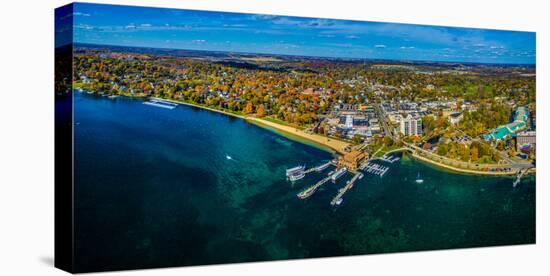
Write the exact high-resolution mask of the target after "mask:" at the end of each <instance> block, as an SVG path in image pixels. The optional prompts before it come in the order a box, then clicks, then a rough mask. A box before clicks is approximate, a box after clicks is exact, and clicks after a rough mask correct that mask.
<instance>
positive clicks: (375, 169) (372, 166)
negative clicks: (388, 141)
mask: <svg viewBox="0 0 550 276" xmlns="http://www.w3.org/2000/svg"><path fill="white" fill-rule="evenodd" d="M359 169H360V170H362V171H364V172H367V173H371V174H374V175H378V176H380V177H383V176H384V175H385V174H386V173H387V172H388V170H389V169H390V168H389V167H386V166H382V165H380V164H376V163H372V162H366V163H364V164H363V165H361V167H359Z"/></svg>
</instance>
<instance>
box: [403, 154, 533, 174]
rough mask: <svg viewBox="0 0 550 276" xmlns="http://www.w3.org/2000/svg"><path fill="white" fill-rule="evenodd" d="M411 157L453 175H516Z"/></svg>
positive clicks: (417, 156)
mask: <svg viewBox="0 0 550 276" xmlns="http://www.w3.org/2000/svg"><path fill="white" fill-rule="evenodd" d="M411 157H412V158H414V159H415V160H418V161H420V162H425V163H428V164H430V165H433V166H435V167H438V168H440V169H443V170H448V171H451V172H454V173H463V174H468V175H481V176H509V177H512V176H515V175H516V174H517V172H490V171H479V170H470V169H463V168H457V167H453V166H450V165H447V164H442V163H439V162H436V161H433V160H431V159H429V158H426V157H423V156H420V155H418V154H416V153H412V154H411ZM529 174H530V173H527V175H529Z"/></svg>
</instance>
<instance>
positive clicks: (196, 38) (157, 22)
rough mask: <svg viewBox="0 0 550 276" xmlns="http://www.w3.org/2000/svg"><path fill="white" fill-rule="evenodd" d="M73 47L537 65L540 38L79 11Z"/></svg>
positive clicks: (116, 9) (128, 10) (265, 18)
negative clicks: (74, 45)
mask: <svg viewBox="0 0 550 276" xmlns="http://www.w3.org/2000/svg"><path fill="white" fill-rule="evenodd" d="M71 17H72V19H73V28H74V29H73V32H74V38H73V39H74V42H76V43H91V44H106V45H121V46H136V47H153V48H173V49H189V50H211V51H231V52H247V53H262V54H285V55H300V56H319V57H341V58H364V59H391V60H422V61H449V62H476V63H506V64H535V62H536V57H535V56H536V46H535V45H536V43H535V33H534V32H518V31H502V30H486V29H472V28H454V27H440V26H428V25H411V24H397V23H380V22H365V21H349V20H335V19H319V18H305V17H289V16H274V15H258V14H240V13H224V12H208V11H194V10H180V9H161V8H145V7H130V6H113V5H97V4H83V3H78V4H75V5H74V9H73V12H72V15H71V14H69V15H68V16H67V18H71Z"/></svg>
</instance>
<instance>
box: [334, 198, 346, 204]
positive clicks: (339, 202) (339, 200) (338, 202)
mask: <svg viewBox="0 0 550 276" xmlns="http://www.w3.org/2000/svg"><path fill="white" fill-rule="evenodd" d="M342 202H344V199H343V198H339V199H338V200H336V205H340V204H342Z"/></svg>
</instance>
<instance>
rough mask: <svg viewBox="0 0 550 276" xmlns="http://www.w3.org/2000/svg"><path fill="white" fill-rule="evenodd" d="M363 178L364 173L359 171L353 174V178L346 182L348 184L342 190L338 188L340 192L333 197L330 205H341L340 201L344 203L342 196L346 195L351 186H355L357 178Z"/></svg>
mask: <svg viewBox="0 0 550 276" xmlns="http://www.w3.org/2000/svg"><path fill="white" fill-rule="evenodd" d="M361 178H363V174H362V173H357V174H355V175H354V176H353V178H352V179H351V180H349V181H348V182H347V183H346V186H344V187H343V188H341V189H340V190H338V194H337V195H336V196H335V197H334V198H333V199H332V201H330V205H332V206H334V205H340V203H342V197H343V196H344V194H345V193H346V192H347V191H348V190H349V189H351V188H353V184H354V183H355V181H356V180H357V179H361Z"/></svg>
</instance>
